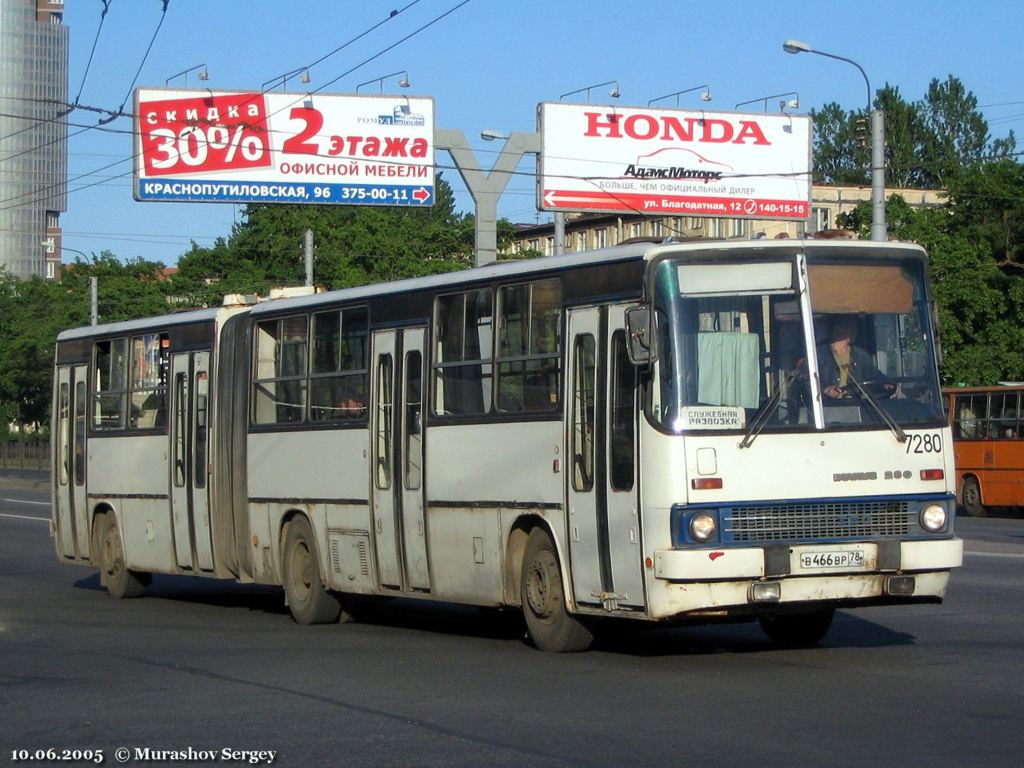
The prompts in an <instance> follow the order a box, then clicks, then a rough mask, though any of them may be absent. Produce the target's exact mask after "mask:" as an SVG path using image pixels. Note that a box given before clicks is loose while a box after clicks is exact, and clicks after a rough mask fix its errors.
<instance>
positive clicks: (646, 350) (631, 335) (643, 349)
mask: <svg viewBox="0 0 1024 768" xmlns="http://www.w3.org/2000/svg"><path fill="white" fill-rule="evenodd" d="M626 337H627V341H626V353H627V354H628V355H629V362H631V363H632V364H633V365H648V364H650V363H653V362H654V361H655V360H657V359H658V348H657V344H656V343H655V340H654V328H653V327H652V325H651V310H650V308H649V307H641V306H636V307H628V308H627V309H626Z"/></svg>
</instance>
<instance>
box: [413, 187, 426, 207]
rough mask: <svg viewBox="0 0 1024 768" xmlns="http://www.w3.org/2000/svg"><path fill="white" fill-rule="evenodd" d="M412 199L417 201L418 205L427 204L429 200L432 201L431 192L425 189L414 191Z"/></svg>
mask: <svg viewBox="0 0 1024 768" xmlns="http://www.w3.org/2000/svg"><path fill="white" fill-rule="evenodd" d="M412 199H413V200H415V201H416V202H417V203H425V202H426V201H427V200H429V199H430V190H429V189H426V188H425V187H420V188H419V189H414V190H413V191H412Z"/></svg>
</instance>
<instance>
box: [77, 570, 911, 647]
mask: <svg viewBox="0 0 1024 768" xmlns="http://www.w3.org/2000/svg"><path fill="white" fill-rule="evenodd" d="M74 586H75V587H76V588H77V589H87V590H93V591H105V588H104V587H102V586H100V579H99V574H97V573H94V574H92V575H90V576H88V577H86V578H83V579H79V580H78V581H76V582H75V583H74ZM145 597H146V598H153V599H160V600H170V601H174V602H178V603H187V604H193V605H206V606H214V607H220V608H244V609H247V610H249V611H254V612H260V613H265V614H268V615H276V616H287V615H288V608H287V606H286V605H285V601H284V592H283V590H281V589H280V588H277V587H269V586H265V585H259V584H238V583H237V582H233V581H227V580H220V579H199V578H194V577H191V576H166V575H157V576H154V577H153V582H152V584H150V585H149V586H147V587H146V592H145ZM354 612H355V616H356V619H355V620H356V622H357V623H359V624H364V625H367V626H374V627H381V628H391V629H398V630H410V631H413V632H427V633H431V634H437V635H450V636H453V637H475V638H480V639H489V640H515V641H517V642H520V643H523V644H527V645H529V644H530V641H529V639H528V638H527V635H526V623H525V621H524V619H523V616H522V613H520V612H519V611H518V610H516V609H509V610H499V609H497V608H477V607H474V606H467V605H460V604H457V603H444V602H432V601H427V600H416V599H414V598H404V597H398V598H387V597H384V598H379V597H378V598H368V599H363V600H360V601H359V602H358V603H357V604H356V606H355V611H354ZM594 630H595V631H594V634H595V641H594V645H593V649H594V650H595V651H601V652H606V653H614V654H622V655H627V656H637V657H658V656H690V655H693V656H700V655H712V654H723V653H726V654H728V653H732V654H743V653H763V652H765V651H773V650H777V648H776V646H773V645H772V643H771V642H770V641H769V640H768V638H767V637H766V636H765V635H764V633H763V632H762V631H761V628H760V626H759V625H758V624H757V622H756V621H754V622H743V623H713V624H671V625H659V624H647V623H643V622H634V621H628V620H622V621H609V620H603V621H600V622H597V623H596V624H595V625H594ZM914 642H915V638H914V636H913V635H911V634H908V633H905V632H898V631H895V630H892V629H890V628H889V627H886V626H885V625H882V624H878V623H876V622H873V621H868V620H866V619H863V618H860V617H858V616H857V615H855V614H851V613H846V612H843V611H840V612H838V613H837V614H836V619H835V621H834V622H833V624H832V627H831V629H830V630H829V632H828V634H827V635H826V636H825V639H824V640H823V641H822V642H821V643H820V644H819V647H820V648H826V649H827V648H837V649H838V648H888V647H894V646H901V645H912V644H913V643H914Z"/></svg>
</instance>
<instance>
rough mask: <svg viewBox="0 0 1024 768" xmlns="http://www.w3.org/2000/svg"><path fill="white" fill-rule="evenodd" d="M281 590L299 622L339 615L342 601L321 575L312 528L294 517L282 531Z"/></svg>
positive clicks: (322, 620) (333, 618) (316, 621)
mask: <svg viewBox="0 0 1024 768" xmlns="http://www.w3.org/2000/svg"><path fill="white" fill-rule="evenodd" d="M283 559H284V562H283V571H284V579H283V581H284V593H285V596H286V597H287V598H288V609H289V610H290V611H291V614H292V618H293V619H295V621H296V622H298V623H299V624H329V623H331V622H334V621H337V620H338V617H339V616H340V615H341V601H340V600H339V599H338V597H337V596H336V595H334V594H333V593H331V592H329V591H328V589H327V587H325V586H324V582H323V579H321V578H320V565H319V561H318V560H317V555H316V541H315V540H314V538H313V529H312V528H310V526H309V521H308V520H306V518H304V517H296V518H295V519H294V520H292V521H291V522H290V523H288V527H287V529H286V530H285V534H284V558H283Z"/></svg>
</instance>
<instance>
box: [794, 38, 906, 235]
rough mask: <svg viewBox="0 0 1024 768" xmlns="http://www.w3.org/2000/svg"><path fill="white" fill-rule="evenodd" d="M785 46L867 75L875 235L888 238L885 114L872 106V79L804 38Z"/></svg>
mask: <svg viewBox="0 0 1024 768" xmlns="http://www.w3.org/2000/svg"><path fill="white" fill-rule="evenodd" d="M782 50H784V51H785V52H786V53H816V54H818V55H819V56H826V57H828V58H830V59H836V60H838V61H845V62H846V63H847V64H852V65H853V66H855V67H856V68H857V71H858V72H860V74H861V76H863V78H864V85H865V86H867V89H868V114H869V115H870V118H871V239H872V240H882V241H884V240H888V239H889V235H888V233H887V232H886V226H885V115H884V113H883V112H882V110H880V109H872V108H871V94H872V92H871V81H870V80H868V75H867V72H865V71H864V68H863V67H862V66H861V65H860V64H858V63H857V62H856V61H854V60H853V59H848V58H846V57H845V56H837V55H836V54H834V53H826V52H825V51H818V50H815V49H814V48H811V46H809V45H808V44H807V43H805V42H803V41H801V40H787V41H786V42H785V43H783V44H782Z"/></svg>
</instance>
